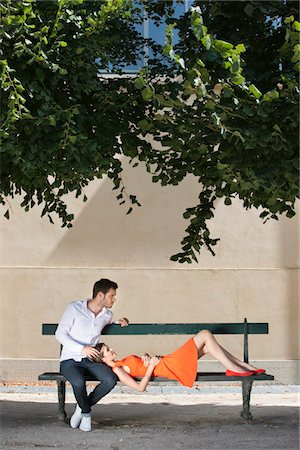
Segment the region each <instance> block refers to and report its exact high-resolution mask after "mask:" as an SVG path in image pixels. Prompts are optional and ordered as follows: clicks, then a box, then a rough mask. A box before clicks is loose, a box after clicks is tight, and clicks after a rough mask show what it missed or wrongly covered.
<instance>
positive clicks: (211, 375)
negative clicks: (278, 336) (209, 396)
mask: <svg viewBox="0 0 300 450" xmlns="http://www.w3.org/2000/svg"><path fill="white" fill-rule="evenodd" d="M38 379H39V380H40V381H51V380H52V381H66V379H65V377H64V376H63V375H62V374H61V373H60V372H45V373H42V374H41V375H39V378H38ZM135 379H136V380H140V378H138V377H137V378H135ZM243 379H245V377H228V376H227V375H225V373H224V372H198V373H197V377H196V381H199V382H201V381H241V380H243ZM246 379H247V380H248V379H249V380H253V381H257V380H260V381H265V380H274V376H273V375H268V374H266V373H262V374H258V375H252V376H251V377H246ZM86 380H87V381H96V380H94V379H93V378H92V377H86ZM151 382H152V383H156V382H158V383H161V382H165V383H176V384H178V382H177V381H176V380H169V379H168V378H161V377H156V378H153V379H151Z"/></svg>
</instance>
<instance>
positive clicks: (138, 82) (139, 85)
mask: <svg viewBox="0 0 300 450" xmlns="http://www.w3.org/2000/svg"><path fill="white" fill-rule="evenodd" d="M144 86H145V80H144V79H143V78H142V77H139V78H137V79H136V80H134V87H136V88H137V89H143V87H144Z"/></svg>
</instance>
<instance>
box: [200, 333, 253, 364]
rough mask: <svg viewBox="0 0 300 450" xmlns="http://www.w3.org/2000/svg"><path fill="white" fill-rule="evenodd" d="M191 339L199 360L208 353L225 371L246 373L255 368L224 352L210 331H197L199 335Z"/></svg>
mask: <svg viewBox="0 0 300 450" xmlns="http://www.w3.org/2000/svg"><path fill="white" fill-rule="evenodd" d="M193 339H194V342H195V344H196V347H197V349H198V356H199V358H201V356H203V355H206V354H207V353H210V354H211V355H212V356H213V357H214V358H216V359H217V360H218V361H219V362H220V363H221V364H222V365H223V366H224V367H225V368H226V369H228V370H231V371H232V372H237V373H241V372H245V369H246V370H247V371H249V370H255V367H253V366H250V365H248V364H246V363H243V361H240V360H239V359H238V358H236V357H234V356H233V355H231V354H230V353H229V352H227V350H224V349H223V348H222V347H221V346H220V345H219V343H218V342H217V340H216V339H215V337H214V336H213V334H212V333H211V332H210V331H208V330H202V331H199V333H197V334H196V335H195V336H194V337H193ZM245 364H246V366H245ZM250 367H251V368H250Z"/></svg>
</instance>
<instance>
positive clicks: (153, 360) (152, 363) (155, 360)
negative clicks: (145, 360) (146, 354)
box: [149, 356, 161, 367]
mask: <svg viewBox="0 0 300 450" xmlns="http://www.w3.org/2000/svg"><path fill="white" fill-rule="evenodd" d="M160 359H161V358H160V356H152V358H150V363H149V366H153V367H156V366H157V364H158V363H159V361H160Z"/></svg>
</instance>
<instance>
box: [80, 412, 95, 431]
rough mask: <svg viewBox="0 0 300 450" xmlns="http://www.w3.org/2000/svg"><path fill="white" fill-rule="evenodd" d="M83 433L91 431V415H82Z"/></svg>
mask: <svg viewBox="0 0 300 450" xmlns="http://www.w3.org/2000/svg"><path fill="white" fill-rule="evenodd" d="M79 428H80V430H81V431H91V429H92V417H91V414H82V419H81V422H80V425H79Z"/></svg>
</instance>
